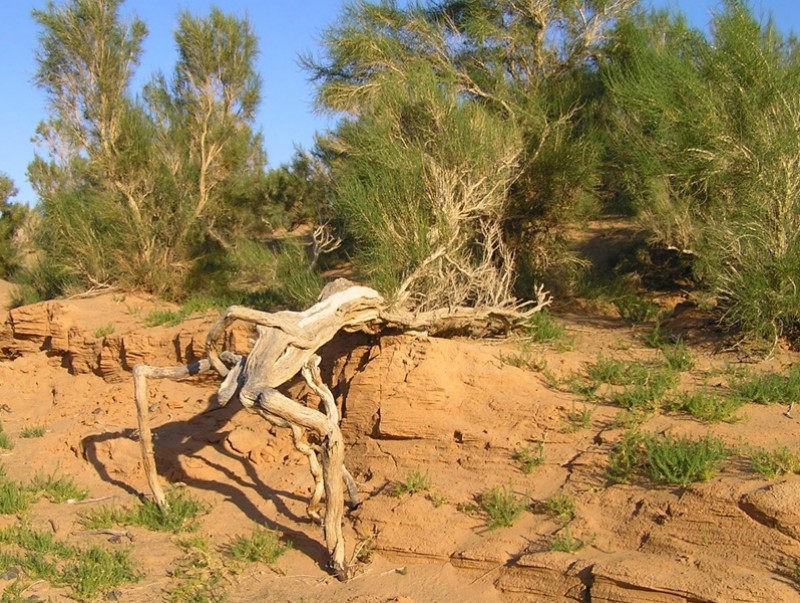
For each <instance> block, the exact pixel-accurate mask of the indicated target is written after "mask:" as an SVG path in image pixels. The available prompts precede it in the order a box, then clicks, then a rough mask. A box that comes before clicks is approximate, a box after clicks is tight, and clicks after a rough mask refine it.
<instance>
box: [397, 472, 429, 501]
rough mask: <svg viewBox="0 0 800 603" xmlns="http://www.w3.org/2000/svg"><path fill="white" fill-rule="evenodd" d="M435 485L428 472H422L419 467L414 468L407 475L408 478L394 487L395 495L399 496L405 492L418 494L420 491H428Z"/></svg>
mask: <svg viewBox="0 0 800 603" xmlns="http://www.w3.org/2000/svg"><path fill="white" fill-rule="evenodd" d="M432 486H433V482H431V478H430V476H429V475H428V474H427V473H422V471H420V470H419V469H414V470H413V471H410V472H409V473H408V475H406V480H405V481H404V482H400V483H398V484H396V485H395V487H394V495H395V496H397V497H400V496H403V495H404V494H416V493H418V492H427V491H428V490H430V489H431V487H432Z"/></svg>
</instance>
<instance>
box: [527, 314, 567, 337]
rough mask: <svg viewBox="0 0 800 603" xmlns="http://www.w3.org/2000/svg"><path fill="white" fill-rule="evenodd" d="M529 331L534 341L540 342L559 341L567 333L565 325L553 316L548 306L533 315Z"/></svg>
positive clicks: (529, 323) (529, 322)
mask: <svg viewBox="0 0 800 603" xmlns="http://www.w3.org/2000/svg"><path fill="white" fill-rule="evenodd" d="M527 332H528V334H529V335H530V336H531V337H532V338H533V340H534V341H537V342H539V343H547V342H553V341H559V340H562V339H564V338H565V337H566V335H567V331H566V329H565V328H564V325H562V324H561V323H559V322H558V321H557V320H556V319H555V318H553V316H552V315H551V314H550V312H548V311H547V309H546V308H545V309H544V310H542V311H541V312H537V313H536V314H534V315H533V316H531V318H530V320H529V321H528V328H527Z"/></svg>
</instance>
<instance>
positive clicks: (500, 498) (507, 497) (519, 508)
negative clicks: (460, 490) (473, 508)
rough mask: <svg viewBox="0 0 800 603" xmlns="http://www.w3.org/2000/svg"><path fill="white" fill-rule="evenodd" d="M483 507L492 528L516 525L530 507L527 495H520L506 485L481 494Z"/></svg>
mask: <svg viewBox="0 0 800 603" xmlns="http://www.w3.org/2000/svg"><path fill="white" fill-rule="evenodd" d="M480 505H481V509H482V510H483V511H484V512H485V513H486V514H487V515H488V516H489V521H488V522H487V525H488V526H489V528H490V529H494V528H508V527H511V526H512V525H514V523H516V521H517V520H518V519H519V518H520V516H521V515H522V512H523V511H524V510H525V509H526V508H527V507H528V503H527V502H526V501H525V497H520V496H517V495H516V494H514V492H513V491H512V490H511V489H510V488H508V487H506V486H495V487H494V488H492V489H491V490H488V491H486V492H484V493H483V494H481V496H480Z"/></svg>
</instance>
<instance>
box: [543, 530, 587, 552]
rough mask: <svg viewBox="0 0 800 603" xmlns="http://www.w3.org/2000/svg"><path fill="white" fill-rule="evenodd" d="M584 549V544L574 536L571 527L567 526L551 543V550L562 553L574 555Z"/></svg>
mask: <svg viewBox="0 0 800 603" xmlns="http://www.w3.org/2000/svg"><path fill="white" fill-rule="evenodd" d="M583 547H584V542H583V541H582V540H579V539H577V538H574V537H573V536H572V533H571V531H570V529H569V526H566V527H565V528H563V529H562V530H560V531H559V532H558V534H556V536H555V537H554V538H553V539H552V540H551V541H550V547H549V548H550V550H551V551H557V552H561V553H574V552H575V551H579V550H580V549H582V548H583Z"/></svg>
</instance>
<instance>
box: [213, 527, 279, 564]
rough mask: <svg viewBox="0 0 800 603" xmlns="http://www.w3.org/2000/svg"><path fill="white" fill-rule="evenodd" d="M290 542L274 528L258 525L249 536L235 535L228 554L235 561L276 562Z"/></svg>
mask: <svg viewBox="0 0 800 603" xmlns="http://www.w3.org/2000/svg"><path fill="white" fill-rule="evenodd" d="M290 548H292V547H291V543H290V542H282V541H281V535H280V534H279V533H278V532H275V531H274V530H269V529H267V528H263V527H258V528H256V529H254V530H253V531H252V532H251V533H250V535H249V536H243V535H239V536H235V537H234V538H233V540H232V541H231V543H230V544H229V545H228V554H229V555H230V556H231V558H232V559H233V560H234V561H247V562H251V563H255V562H261V563H275V561H277V560H278V558H279V557H280V556H281V555H283V554H284V553H285V552H286V551H288V550H289V549H290Z"/></svg>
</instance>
